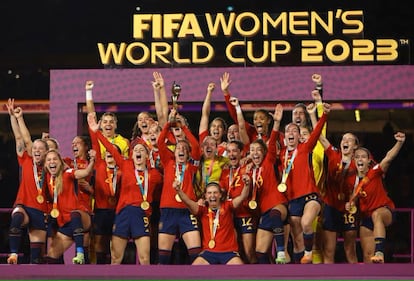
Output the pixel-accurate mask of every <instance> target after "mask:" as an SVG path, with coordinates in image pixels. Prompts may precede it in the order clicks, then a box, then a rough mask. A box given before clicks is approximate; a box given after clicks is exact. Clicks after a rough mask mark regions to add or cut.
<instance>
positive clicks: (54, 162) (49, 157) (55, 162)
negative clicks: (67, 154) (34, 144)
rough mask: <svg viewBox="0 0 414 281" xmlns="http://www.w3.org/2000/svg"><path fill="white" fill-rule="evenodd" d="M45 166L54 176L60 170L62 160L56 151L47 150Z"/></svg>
mask: <svg viewBox="0 0 414 281" xmlns="http://www.w3.org/2000/svg"><path fill="white" fill-rule="evenodd" d="M45 168H46V170H47V171H48V172H49V173H50V174H51V175H52V176H56V175H57V174H59V172H60V171H62V169H63V161H62V158H61V157H60V156H59V153H58V152H57V151H55V150H49V152H48V153H47V154H46V159H45Z"/></svg>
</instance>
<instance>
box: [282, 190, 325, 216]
mask: <svg viewBox="0 0 414 281" xmlns="http://www.w3.org/2000/svg"><path fill="white" fill-rule="evenodd" d="M310 201H316V202H318V203H319V205H320V204H321V200H320V198H319V196H318V194H316V193H311V194H308V195H305V196H302V197H299V198H296V199H293V200H290V201H289V215H290V216H293V217H301V216H303V210H304V209H305V205H306V203H308V202H310Z"/></svg>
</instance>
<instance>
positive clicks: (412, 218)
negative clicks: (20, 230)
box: [0, 208, 414, 263]
mask: <svg viewBox="0 0 414 281" xmlns="http://www.w3.org/2000/svg"><path fill="white" fill-rule="evenodd" d="M12 210H13V209H11V208H0V214H4V213H11V211H12ZM395 211H396V213H397V215H398V214H403V213H408V214H409V222H410V226H409V228H410V238H409V253H394V254H393V258H405V259H409V260H410V263H414V208H396V209H395ZM0 254H4V253H0Z"/></svg>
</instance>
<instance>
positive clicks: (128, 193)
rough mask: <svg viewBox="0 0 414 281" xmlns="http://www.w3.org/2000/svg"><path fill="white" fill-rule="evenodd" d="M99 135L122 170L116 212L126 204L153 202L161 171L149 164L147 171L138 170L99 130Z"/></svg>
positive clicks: (159, 183) (148, 212) (135, 204)
mask: <svg viewBox="0 0 414 281" xmlns="http://www.w3.org/2000/svg"><path fill="white" fill-rule="evenodd" d="M97 137H98V139H99V141H101V142H102V143H103V145H104V146H105V147H106V149H107V150H108V151H109V152H110V153H111V154H112V156H113V157H114V158H115V161H116V163H117V165H118V167H119V170H120V171H121V172H122V177H121V187H120V190H119V199H118V204H117V206H116V213H117V214H118V213H119V212H120V211H121V210H122V209H123V208H125V207H126V206H136V207H140V206H141V203H142V202H143V201H147V202H149V203H151V202H152V199H153V192H154V190H156V189H157V188H158V186H159V185H162V181H163V179H162V175H161V173H160V172H159V171H158V170H157V169H155V168H151V167H149V165H147V167H148V168H147V169H146V170H145V171H137V170H136V169H135V166H134V161H133V160H132V159H125V158H124V156H122V155H121V154H120V153H119V152H118V150H117V149H116V148H115V147H114V146H113V145H112V144H111V143H110V142H109V141H108V140H106V138H105V137H104V136H103V135H102V133H101V132H100V131H98V132H97ZM144 197H146V200H144ZM151 212H152V211H151V208H150V209H148V210H146V213H147V215H150V214H151Z"/></svg>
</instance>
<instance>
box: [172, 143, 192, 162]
mask: <svg viewBox="0 0 414 281" xmlns="http://www.w3.org/2000/svg"><path fill="white" fill-rule="evenodd" d="M174 155H175V161H176V163H177V164H185V163H186V162H187V160H188V159H189V157H190V146H189V145H188V143H187V142H186V141H183V140H180V141H178V142H177V144H176V146H175V150H174Z"/></svg>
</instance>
